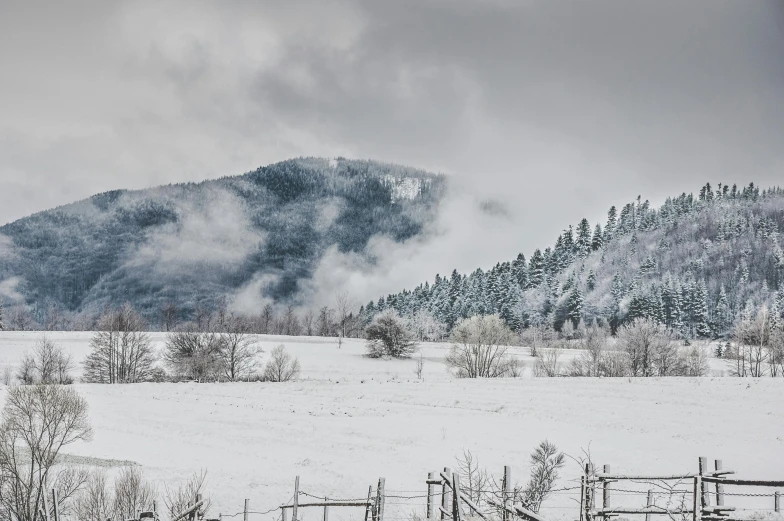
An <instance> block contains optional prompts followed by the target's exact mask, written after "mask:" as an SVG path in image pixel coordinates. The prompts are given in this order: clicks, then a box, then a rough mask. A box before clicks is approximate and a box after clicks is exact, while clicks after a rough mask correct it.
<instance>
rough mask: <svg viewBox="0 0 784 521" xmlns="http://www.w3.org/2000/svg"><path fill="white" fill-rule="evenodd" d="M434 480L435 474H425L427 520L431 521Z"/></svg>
mask: <svg viewBox="0 0 784 521" xmlns="http://www.w3.org/2000/svg"><path fill="white" fill-rule="evenodd" d="M435 480H436V473H435V472H428V473H427V519H433V500H434V499H435V497H434V494H433V481H435Z"/></svg>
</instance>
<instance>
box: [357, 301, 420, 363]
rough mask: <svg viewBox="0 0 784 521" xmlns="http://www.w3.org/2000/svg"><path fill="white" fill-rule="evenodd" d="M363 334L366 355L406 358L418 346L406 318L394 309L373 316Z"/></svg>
mask: <svg viewBox="0 0 784 521" xmlns="http://www.w3.org/2000/svg"><path fill="white" fill-rule="evenodd" d="M365 336H366V338H367V352H368V356H370V357H371V358H380V357H382V356H391V357H392V358H407V357H409V356H411V355H412V354H414V352H416V350H417V347H418V343H417V342H416V340H414V335H413V333H412V331H411V325H410V324H409V322H408V320H406V319H404V318H402V317H401V316H400V315H398V314H397V311H395V310H394V309H387V310H385V311H382V312H381V313H379V314H378V315H376V316H375V317H373V322H371V323H370V325H368V327H367V328H365Z"/></svg>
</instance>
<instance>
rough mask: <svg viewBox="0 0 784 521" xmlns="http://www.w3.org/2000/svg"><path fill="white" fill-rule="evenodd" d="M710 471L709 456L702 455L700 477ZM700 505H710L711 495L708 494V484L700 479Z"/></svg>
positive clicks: (703, 506)
mask: <svg viewBox="0 0 784 521" xmlns="http://www.w3.org/2000/svg"><path fill="white" fill-rule="evenodd" d="M707 472H708V458H706V457H705V456H700V472H699V474H700V478H702V476H704V475H705V474H706V473H707ZM700 498H701V499H700V506H701V507H702V508H705V507H707V506H710V495H709V494H708V486H707V484H706V483H705V482H704V481H702V479H700Z"/></svg>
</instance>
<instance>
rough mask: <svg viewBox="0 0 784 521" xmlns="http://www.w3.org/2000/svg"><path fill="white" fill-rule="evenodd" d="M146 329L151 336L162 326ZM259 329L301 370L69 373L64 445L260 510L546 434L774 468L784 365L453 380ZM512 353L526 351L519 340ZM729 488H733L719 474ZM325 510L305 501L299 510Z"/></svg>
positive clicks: (406, 512)
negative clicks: (749, 375) (227, 378)
mask: <svg viewBox="0 0 784 521" xmlns="http://www.w3.org/2000/svg"><path fill="white" fill-rule="evenodd" d="M38 337H39V334H31V333H8V332H6V333H0V365H2V364H6V363H12V364H13V363H16V361H18V359H19V358H20V357H21V354H22V353H23V352H24V350H25V349H29V348H30V347H32V345H33V344H34V342H35V340H36V339H37V338H38ZM50 338H51V339H52V340H54V341H55V342H56V343H59V344H61V345H63V346H65V347H67V349H69V350H70V351H71V352H72V353H73V355H74V357H75V359H76V360H77V361H80V360H81V359H83V357H84V356H85V355H86V353H87V352H88V350H89V346H88V344H89V339H90V334H89V333H52V334H50ZM153 339H154V340H155V342H156V344H157V345H159V346H161V345H162V343H163V341H164V339H165V336H164V335H162V334H153ZM260 340H261V341H262V343H263V347H264V349H265V351H266V352H269V351H270V348H272V347H274V346H275V345H278V344H281V343H282V344H285V345H286V347H287V349H288V350H289V351H290V352H291V353H292V354H294V355H295V356H298V357H299V359H300V362H301V364H302V368H303V373H302V376H303V380H301V381H299V382H292V383H278V384H275V383H235V384H195V383H181V384H137V385H117V386H100V385H85V384H78V385H76V386H75V387H76V388H77V389H78V391H79V392H80V393H82V394H83V395H84V396H85V397H86V399H87V400H88V402H89V404H90V410H91V418H92V423H93V428H94V430H95V436H94V439H93V441H91V442H89V443H85V444H81V445H79V446H73V447H71V448H70V450H69V454H70V456H71V457H72V458H74V459H75V461H82V462H88V463H89V462H94V463H96V464H101V463H102V464H104V465H112V464H113V463H112V462H111V461H107V460H120V461H125V460H127V461H132V462H136V463H138V464H140V465H143V467H144V469H145V472H146V474H147V476H148V477H150V478H152V479H154V480H155V481H156V482H158V483H159V484H160V485H161V488H162V487H163V483H164V482H166V483H169V484H171V483H173V482H176V481H179V480H184V479H186V478H187V477H188V476H189V475H190V474H191V473H193V472H195V471H198V470H199V469H207V470H208V479H209V489H210V490H209V491H210V493H211V496H212V498H213V507H212V509H211V512H212V513H214V514H216V515H217V514H218V513H223V514H224V515H227V514H234V513H237V512H240V511H241V510H242V504H243V500H244V499H245V498H250V505H251V510H252V511H257V512H261V511H266V510H269V509H272V508H274V507H276V506H278V505H280V504H282V503H285V502H287V501H288V500H289V499H290V498H291V495H292V493H293V484H294V478H295V476H297V475H299V476H301V490H303V491H304V492H307V493H310V494H313V495H318V496H322V497H323V496H329V497H335V498H354V499H355V498H362V497H365V496H366V494H367V488H368V486H369V485H371V484H373V485H375V483H376V481H377V480H378V478H379V477H381V476H383V477H385V478H386V486H387V493H388V495H397V496H406V497H410V496H421V495H422V494H424V493H425V492H426V488H425V484H424V480H425V478H426V476H427V472H429V471H436V470H439V469H442V468H443V467H445V466H451V467H454V466H455V456H457V455H460V454H461V453H462V452H463V450H470V451H471V452H472V453H473V454H474V455H475V456H477V457H478V458H479V460H480V462H481V464H482V465H483V466H486V467H487V468H488V470H490V471H491V472H493V473H495V474H496V475H499V474H500V473H501V471H502V469H503V466H504V465H511V466H512V467H513V476H514V480H516V481H520V482H525V480H526V478H527V473H528V470H529V464H528V455H529V454H530V452H531V450H532V449H533V448H534V446H535V445H536V444H537V443H538V442H539V441H541V440H543V439H545V438H547V439H549V440H550V441H552V442H554V443H555V444H557V445H558V447H559V448H560V449H561V450H563V451H565V452H566V453H567V454H569V455H571V456H575V457H579V456H581V455H582V451H583V450H588V449H589V448H590V452H591V454H592V456H593V459H594V461H595V462H596V463H598V464H602V463H609V464H611V465H612V470H613V471H614V472H623V473H631V472H644V473H668V474H669V473H674V472H694V471H695V470H696V466H697V457H698V456H703V455H704V456H708V457H709V458H721V459H723V461H724V465H725V467H728V468H732V469H735V470H737V471H738V475H739V477H745V478H757V479H774V478H775V479H782V478H784V470H782V469H784V379H773V378H765V379H755V380H752V379H735V378H713V377H706V378H667V379H658V378H652V379H626V378H622V379H572V378H552V379H548V378H519V379H497V380H457V379H453V378H452V377H451V376H449V375H448V374H447V372H446V370H445V368H444V365H443V363H442V358H443V356H444V354H445V353H446V350H447V348H448V346H447V345H446V344H427V345H426V346H424V348H423V356H424V358H425V359H426V362H425V370H424V380H423V381H417V379H416V377H415V375H414V361H413V360H403V361H387V360H370V359H367V358H364V357H363V356H362V354H363V351H364V348H363V344H362V342H361V341H358V340H347V341H346V342H345V343H344V345H343V347H342V349H338V347H337V342H336V341H335V339H324V338H309V337H301V338H292V337H274V336H263V337H260ZM517 353H518V355H520V356H521V357H522V358H524V359H525V360H527V361H528V362H530V357H527V354H526V353H527V350H525V349H523V348H517ZM3 394H4V390H2V386H0V395H3ZM561 474H562V478H561V480H560V481H559V484H558V486H559V487H575V486H576V485H579V481H578V482H575V481H574V480H575V479H579V475H580V468H579V466H578V465H577V464H576V463H575V462H573V461H571V460H570V461H569V462H568V463H567V466H566V467H565V468H564V469H563V471H562V473H561ZM624 486H625V487H627V486H628V487H636V488H635V490H637V489H640V487H642V488H643V489H645V488H646V487H643V486H642V485H633V484H629V485H624ZM618 488H619V489H620V488H621V486H620V485H619V486H618ZM686 488H688V486H686ZM732 491H738V489H731V488H730V487H728V492H732ZM752 492H767V491H766V490H753V491H752ZM578 498H579V489H574V490H568V491H564V492H562V493H558V494H556V495H554V496H553V498H552V499H550V500H549V501H548V502H547V503H546V505H545V508H544V509H543V513H544V514H545V515H547V516H548V517H550V518H552V519H576V517H577V515H578V507H577V505H576V504H575V500H576V499H578ZM304 499H306V497H303V498H302V500H304ZM424 502H425V500H424V498H421V497H418V498H413V499H406V498H403V497H399V498H391V497H390V498H389V499H388V502H387V515H386V519H387V520H388V521H403V520H405V519H409V517H410V514H411V512H412V511H418V513H420V514H421V513H422V512H423V508H424V507H423V505H424ZM643 503H644V497H643V498H640V497H639V496H631V495H625V494H624V493H621V492H619V493H617V494H616V495H615V496H614V499H613V504H614V505H621V504H627V505H630V506H638V507H641V506H643ZM768 503H770V505H768ZM727 504H731V505H741V506H748V507H762V508H772V504H773V499H772V497H771V498H736V497H728V499H727ZM277 514H278V512H273V513H271V514H268V515H259V514H254V515H251V517H250V519H251V520H253V521H255V520H262V519H263V520H272V519H273V518H274V517H275V516H276V515H277ZM363 515H364V513H363V512H362V511H361V509H337V508H333V509H331V511H330V518H331V519H333V520H340V519H362V518H363ZM320 516H321V512H320V511H317V509H305V510H303V516H302V518H303V519H304V520H305V521H316V520H317V519H319V518H320Z"/></svg>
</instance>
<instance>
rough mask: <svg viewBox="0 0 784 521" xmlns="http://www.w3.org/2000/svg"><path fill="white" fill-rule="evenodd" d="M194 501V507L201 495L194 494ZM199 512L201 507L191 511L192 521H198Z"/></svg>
mask: <svg viewBox="0 0 784 521" xmlns="http://www.w3.org/2000/svg"><path fill="white" fill-rule="evenodd" d="M194 501H195V502H196V503H194V505H195V504H197V503H198V502H199V501H201V494H196V497H194ZM199 510H201V507H197V508H196V509H195V510H194V511H193V521H198V519H199ZM202 517H204V516H202Z"/></svg>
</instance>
